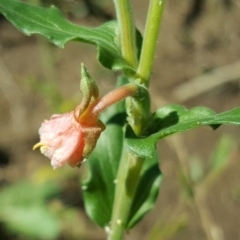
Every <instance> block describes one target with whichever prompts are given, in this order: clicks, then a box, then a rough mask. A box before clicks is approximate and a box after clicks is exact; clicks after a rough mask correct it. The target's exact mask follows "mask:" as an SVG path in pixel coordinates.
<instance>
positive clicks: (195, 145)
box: [0, 0, 240, 240]
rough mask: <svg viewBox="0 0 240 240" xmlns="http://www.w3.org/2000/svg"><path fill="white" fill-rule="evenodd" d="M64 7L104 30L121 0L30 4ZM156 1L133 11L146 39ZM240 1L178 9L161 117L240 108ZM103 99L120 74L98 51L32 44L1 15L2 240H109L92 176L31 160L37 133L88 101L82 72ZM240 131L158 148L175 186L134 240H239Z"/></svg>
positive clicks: (158, 74) (159, 94)
mask: <svg viewBox="0 0 240 240" xmlns="http://www.w3.org/2000/svg"><path fill="white" fill-rule="evenodd" d="M26 2H29V3H31V4H35V5H41V6H50V5H56V6H57V7H59V8H60V9H61V10H62V12H63V13H64V15H65V16H66V17H67V18H68V19H69V20H70V21H72V22H75V23H77V24H82V25H85V26H99V25H101V24H102V23H103V22H105V21H107V20H111V19H114V17H115V13H114V8H113V3H112V1H110V0H98V1H96V0H65V1H64V0H59V1H53V0H52V1H51V0H42V1H40V0H38V1H37V0H31V1H30V0H29V1H26ZM148 3H149V1H147V0H142V1H141V3H140V1H139V0H133V1H132V4H133V9H134V17H135V22H136V25H137V28H138V29H139V30H140V31H141V32H142V33H143V30H144V22H145V17H146V14H147V6H148ZM239 12H240V0H181V1H179V0H167V1H166V8H165V12H164V16H163V22H162V27H161V34H160V37H159V42H158V49H157V53H156V58H155V63H154V69H153V74H152V82H151V86H150V90H151V96H152V100H153V106H152V107H153V110H154V109H156V108H157V107H161V106H163V105H165V104H169V103H177V104H183V105H184V106H186V107H188V108H191V107H194V106H197V105H202V106H206V107H210V108H212V109H213V110H214V111H215V112H222V111H227V110H229V109H231V108H234V107H238V106H239V105H240V104H239V103H240V82H239V81H240V41H239V39H240V14H239ZM82 62H83V63H84V64H85V65H86V67H87V68H88V69H89V71H90V73H91V74H92V76H93V77H94V78H95V80H96V81H97V83H98V86H99V89H100V92H101V94H103V93H105V92H107V91H110V90H111V89H112V88H113V87H114V84H115V79H116V77H117V74H116V73H111V72H110V71H109V70H107V69H104V68H102V67H101V66H100V64H99V63H98V62H97V61H96V49H95V48H94V47H93V46H89V45H86V44H79V43H76V42H74V43H69V44H67V45H66V47H65V48H64V49H58V48H56V47H55V46H53V45H52V44H49V43H48V42H47V41H46V40H45V39H44V38H43V37H41V36H36V35H34V36H32V37H27V36H24V35H23V34H22V33H20V32H19V31H18V30H16V29H15V28H14V27H13V26H12V25H11V24H10V23H8V22H7V21H6V20H5V19H4V17H3V16H1V15H0V239H4V240H23V239H24V240H26V239H27V240H35V239H43V240H48V239H49V240H62V239H63V240H65V239H73V240H74V239H83V240H103V239H105V233H104V231H102V230H101V229H100V228H98V227H97V226H96V225H94V224H93V223H92V222H91V221H90V220H89V218H88V217H87V216H86V214H85V212H84V206H83V201H82V197H81V187H80V181H79V178H80V177H82V176H84V167H83V168H81V169H80V170H79V169H71V168H70V167H67V166H66V167H64V168H63V169H60V170H57V171H53V170H52V168H51V167H50V164H49V160H48V159H47V158H45V157H44V156H42V155H41V154H40V153H39V151H32V146H33V145H34V144H35V143H37V142H38V139H39V137H38V128H39V126H40V124H41V122H42V121H43V120H44V119H48V118H49V117H50V116H51V115H52V114H53V113H61V112H65V111H68V110H71V109H72V108H73V107H74V106H75V104H77V103H79V101H80V99H81V95H80V91H79V89H78V86H79V80H80V64H81V63H82ZM239 136H240V128H239V127H234V126H221V127H220V128H219V129H218V130H216V131H213V130H212V129H211V128H209V127H208V128H207V127H204V128H200V129H196V130H193V131H190V132H187V133H182V134H178V135H176V136H171V137H169V138H167V139H166V140H164V141H161V142H160V143H159V153H160V166H161V169H162V171H163V173H164V175H165V179H164V181H163V184H162V186H161V190H160V195H159V197H158V201H157V204H156V206H155V209H154V210H153V211H151V212H150V213H149V214H147V216H146V217H145V218H144V220H143V221H142V222H141V223H139V224H138V225H137V226H136V227H135V228H134V229H133V230H131V231H130V232H129V233H128V235H127V236H126V239H129V240H130V239H146V240H186V239H191V240H228V239H234V240H237V239H240V231H239V226H240V167H239V164H240V162H239V156H240V151H239V146H240V137H239Z"/></svg>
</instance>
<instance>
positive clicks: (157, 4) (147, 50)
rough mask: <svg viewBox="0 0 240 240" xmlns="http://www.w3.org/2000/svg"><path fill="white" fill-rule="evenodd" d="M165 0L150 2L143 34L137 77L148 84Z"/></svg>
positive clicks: (152, 0)
mask: <svg viewBox="0 0 240 240" xmlns="http://www.w3.org/2000/svg"><path fill="white" fill-rule="evenodd" d="M164 4H165V0H151V2H150V6H149V10H148V15H147V22H146V27H145V32H144V38H143V45H142V51H141V56H140V62H139V66H138V69H137V76H138V77H140V78H141V79H142V83H143V84H145V85H148V84H149V78H150V75H151V71H152V65H153V60H154V55H155V50H156V46H157V39H158V34H159V30H160V24H161V19H162V14H163V8H164Z"/></svg>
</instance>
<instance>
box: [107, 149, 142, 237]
mask: <svg viewBox="0 0 240 240" xmlns="http://www.w3.org/2000/svg"><path fill="white" fill-rule="evenodd" d="M143 162H144V159H142V158H140V157H137V156H136V155H133V154H131V153H129V152H128V151H127V150H126V149H125V151H124V154H123V157H122V159H121V162H120V165H119V169H118V176H117V179H116V190H115V196H114V205H113V215H112V219H111V223H110V231H109V235H108V240H121V239H123V236H124V232H125V230H126V229H127V221H128V218H129V213H130V210H131V206H132V202H133V199H134V196H135V193H136V189H137V186H138V182H139V176H140V172H141V169H142V165H143Z"/></svg>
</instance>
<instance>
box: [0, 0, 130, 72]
mask: <svg viewBox="0 0 240 240" xmlns="http://www.w3.org/2000/svg"><path fill="white" fill-rule="evenodd" d="M0 12H1V13H2V14H3V15H4V16H5V17H6V18H7V19H8V20H9V21H10V22H11V23H12V24H13V25H14V26H15V27H16V28H18V29H19V30H20V31H22V32H23V33H24V34H26V35H31V34H41V35H43V36H44V37H46V38H48V39H49V40H50V41H51V42H52V43H54V44H55V45H57V46H58V47H64V45H65V44H66V43H67V42H69V41H81V42H85V43H90V44H93V45H95V46H97V49H98V54H97V58H98V60H99V61H100V63H101V64H102V65H103V66H104V67H106V68H109V69H114V70H118V69H126V70H130V71H133V69H132V68H131V67H130V66H129V65H128V64H127V63H126V61H125V60H124V59H123V57H122V55H121V51H120V47H119V44H118V36H117V34H116V32H117V24H116V22H108V23H106V24H103V25H102V26H100V27H97V28H90V27H80V26H78V25H76V24H73V23H71V22H69V21H68V20H66V19H65V18H64V17H63V15H62V14H61V12H60V11H59V10H58V9H57V8H56V7H51V8H42V7H36V6H31V5H29V4H26V3H23V2H20V1H16V0H0Z"/></svg>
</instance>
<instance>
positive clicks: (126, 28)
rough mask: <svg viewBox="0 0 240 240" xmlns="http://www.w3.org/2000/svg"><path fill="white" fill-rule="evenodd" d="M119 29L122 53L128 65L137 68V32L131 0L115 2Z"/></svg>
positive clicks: (115, 0) (117, 0) (116, 0)
mask: <svg viewBox="0 0 240 240" xmlns="http://www.w3.org/2000/svg"><path fill="white" fill-rule="evenodd" d="M114 4H115V9H116V14H117V21H118V27H119V35H120V44H121V51H122V55H123V57H124V59H125V60H126V61H127V63H128V64H129V65H130V66H131V67H133V68H136V67H137V49H136V31H135V26H134V23H133V16H132V9H131V5H130V1H129V0H114Z"/></svg>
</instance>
